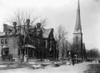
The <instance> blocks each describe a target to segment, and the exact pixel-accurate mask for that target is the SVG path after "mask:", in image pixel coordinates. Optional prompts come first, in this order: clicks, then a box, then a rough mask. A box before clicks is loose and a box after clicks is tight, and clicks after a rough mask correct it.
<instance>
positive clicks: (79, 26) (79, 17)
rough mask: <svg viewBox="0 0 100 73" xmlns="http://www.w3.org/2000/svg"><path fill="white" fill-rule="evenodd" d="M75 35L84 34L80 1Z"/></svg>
mask: <svg viewBox="0 0 100 73" xmlns="http://www.w3.org/2000/svg"><path fill="white" fill-rule="evenodd" d="M74 33H82V27H81V16H80V2H79V0H78V8H77V17H76V24H75V29H74Z"/></svg>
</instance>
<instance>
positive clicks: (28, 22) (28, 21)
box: [26, 19, 30, 31]
mask: <svg viewBox="0 0 100 73" xmlns="http://www.w3.org/2000/svg"><path fill="white" fill-rule="evenodd" d="M26 25H27V31H29V26H30V19H27V20H26Z"/></svg>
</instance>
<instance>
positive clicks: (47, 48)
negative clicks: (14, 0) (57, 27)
mask: <svg viewBox="0 0 100 73" xmlns="http://www.w3.org/2000/svg"><path fill="white" fill-rule="evenodd" d="M0 41H1V42H0V56H1V57H2V56H4V57H5V56H7V55H11V56H12V58H18V57H19V56H20V55H23V56H24V55H27V57H28V58H29V59H56V58H57V55H56V53H57V51H56V41H55V39H54V29H53V28H50V29H45V28H44V27H42V26H41V23H37V24H36V25H34V26H31V25H30V20H29V19H27V21H26V25H17V23H16V22H14V23H13V26H9V25H7V24H4V30H3V32H2V33H1V35H0ZM5 58H6V57H5Z"/></svg>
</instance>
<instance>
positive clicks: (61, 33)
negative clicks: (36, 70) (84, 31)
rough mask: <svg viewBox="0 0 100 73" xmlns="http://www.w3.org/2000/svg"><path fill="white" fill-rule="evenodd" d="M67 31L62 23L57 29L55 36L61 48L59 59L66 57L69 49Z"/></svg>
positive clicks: (59, 48)
mask: <svg viewBox="0 0 100 73" xmlns="http://www.w3.org/2000/svg"><path fill="white" fill-rule="evenodd" d="M66 36H67V32H66V31H65V29H64V27H63V26H62V25H60V26H59V27H58V30H57V34H56V35H55V38H56V40H57V48H58V50H59V59H65V58H66V54H67V53H66V51H67V45H66V44H67V40H66Z"/></svg>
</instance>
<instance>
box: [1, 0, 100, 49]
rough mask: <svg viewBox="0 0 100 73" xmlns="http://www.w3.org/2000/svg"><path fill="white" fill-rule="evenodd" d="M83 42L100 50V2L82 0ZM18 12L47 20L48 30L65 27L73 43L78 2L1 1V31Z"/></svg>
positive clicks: (46, 0) (68, 0) (62, 0)
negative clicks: (8, 19) (28, 13)
mask: <svg viewBox="0 0 100 73" xmlns="http://www.w3.org/2000/svg"><path fill="white" fill-rule="evenodd" d="M80 6H81V7H80V8H81V24H82V31H83V41H84V43H86V48H87V49H91V48H98V49H99V50H100V0H80ZM17 10H25V11H29V12H32V13H33V14H34V15H35V16H41V17H43V18H47V19H48V21H47V23H48V25H47V27H48V28H51V27H53V28H55V30H56V28H57V27H58V26H59V25H63V26H64V27H65V29H66V31H68V36H69V37H68V39H69V40H70V41H71V40H72V37H73V31H74V28H75V23H76V10H77V0H0V26H1V27H0V29H1V30H0V31H2V24H3V23H6V18H9V17H10V16H12V15H13V13H14V12H15V11H17Z"/></svg>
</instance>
